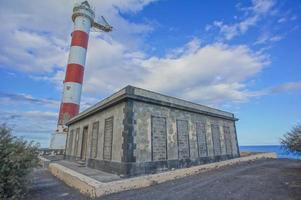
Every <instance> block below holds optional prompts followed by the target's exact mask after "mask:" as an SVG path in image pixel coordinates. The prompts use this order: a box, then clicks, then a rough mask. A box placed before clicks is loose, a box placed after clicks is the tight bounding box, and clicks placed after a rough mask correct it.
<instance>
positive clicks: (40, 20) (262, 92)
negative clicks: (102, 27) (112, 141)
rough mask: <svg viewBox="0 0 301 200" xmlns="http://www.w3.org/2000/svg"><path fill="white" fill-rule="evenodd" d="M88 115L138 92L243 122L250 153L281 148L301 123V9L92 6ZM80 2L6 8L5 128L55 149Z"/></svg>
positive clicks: (193, 3)
mask: <svg viewBox="0 0 301 200" xmlns="http://www.w3.org/2000/svg"><path fill="white" fill-rule="evenodd" d="M90 2H91V4H92V5H93V6H94V7H95V10H96V15H97V16H98V17H100V16H101V15H104V16H105V17H106V18H107V20H108V21H109V22H110V23H111V24H112V25H113V26H114V28H115V29H114V31H113V32H112V33H109V34H107V33H99V32H91V34H90V39H89V46H88V55H87V62H86V70H85V77H84V85H83V93H82V102H81V110H83V109H85V108H87V107H89V106H91V105H93V104H94V103H96V102H97V101H99V100H101V99H102V98H104V97H106V96H108V95H110V94H112V93H113V92H114V91H116V90H119V89H120V88H122V87H124V86H126V85H128V84H131V85H135V86H139V87H143V88H146V89H151V90H154V91H157V92H162V93H165V94H169V95H172V96H176V97H180V98H183V99H187V100H191V101H194V102H197V103H201V104H205V105H208V106H213V107H216V108H220V109H223V110H227V111H230V112H233V113H235V115H236V116H237V117H238V118H239V119H240V120H239V121H238V122H237V132H238V139H239V143H240V145H255V144H278V143H279V138H280V137H281V136H282V135H283V134H284V133H285V132H286V131H288V130H289V129H290V128H291V127H292V126H293V125H295V124H297V123H300V121H301V120H300V119H301V112H300V107H301V94H300V91H301V75H300V74H301V68H300V65H301V58H300V52H301V46H300V42H301V30H300V24H301V23H300V22H301V21H300V17H301V16H300V13H301V2H300V1H298V0H281V1H280V0H278V1H277V0H244V1H231V0H227V1H218V0H210V1H197V0H190V1H180V0H110V1H109V0H107V1H105V0H103V1H96V0H94V1H90ZM73 5H74V1H68V0H52V1H39V0H26V1H25V0H18V1H17V0H10V1H1V3H0V19H1V20H2V22H3V23H2V24H1V27H0V30H1V33H2V37H1V39H0V74H1V79H0V122H1V123H4V122H5V123H7V124H8V125H9V126H11V127H12V128H13V130H14V134H15V135H17V136H24V137H25V138H27V139H32V140H36V141H38V142H40V143H41V144H42V146H48V144H49V137H50V134H51V133H52V132H53V131H54V130H55V129H56V122H57V117H58V110H59V103H60V99H61V94H62V81H63V78H64V71H65V66H66V63H67V57H68V50H69V44H70V33H71V31H72V21H71V13H72V7H73Z"/></svg>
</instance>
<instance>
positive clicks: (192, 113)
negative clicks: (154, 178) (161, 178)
mask: <svg viewBox="0 0 301 200" xmlns="http://www.w3.org/2000/svg"><path fill="white" fill-rule="evenodd" d="M236 120H237V119H236V118H235V117H234V114H232V113H229V112H225V111H221V110H217V109H214V108H210V107H207V106H203V105H199V104H195V103H191V102H188V101H185V100H181V99H177V98H173V97H170V96H166V95H162V94H159V93H155V92H151V91H148V90H144V89H140V88H136V87H133V86H127V87H125V88H123V89H122V90H120V91H118V92H116V93H115V94H113V95H112V96H110V97H108V98H106V99H104V100H102V101H101V102H99V103H97V104H95V105H94V106H92V107H90V108H89V109H87V110H85V111H83V112H81V113H80V114H78V115H77V116H76V117H74V118H72V119H71V120H69V121H68V122H67V126H68V129H69V132H68V136H67V142H66V153H65V158H66V159H68V160H82V161H84V162H85V163H86V165H87V166H88V167H91V168H96V169H100V170H102V171H106V172H110V173H116V174H119V175H124V176H133V175H139V174H148V173H155V172H158V171H163V170H169V169H174V168H182V167H189V166H192V165H200V164H204V163H209V162H215V161H220V160H225V159H230V158H234V157H239V149H238V143H237V135H236V128H235V121H236Z"/></svg>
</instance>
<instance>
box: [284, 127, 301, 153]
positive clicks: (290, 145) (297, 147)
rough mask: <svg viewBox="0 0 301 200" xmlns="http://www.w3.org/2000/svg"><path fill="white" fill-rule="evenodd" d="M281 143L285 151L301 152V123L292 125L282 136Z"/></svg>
mask: <svg viewBox="0 0 301 200" xmlns="http://www.w3.org/2000/svg"><path fill="white" fill-rule="evenodd" d="M281 145H282V147H283V148H284V149H286V150H287V151H290V152H293V153H295V154H301V124H299V125H296V126H294V127H293V128H292V130H291V131H289V132H287V133H286V134H285V135H284V136H283V138H282V139H281Z"/></svg>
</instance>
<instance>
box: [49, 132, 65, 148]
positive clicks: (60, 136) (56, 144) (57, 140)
mask: <svg viewBox="0 0 301 200" xmlns="http://www.w3.org/2000/svg"><path fill="white" fill-rule="evenodd" d="M66 138H67V132H55V133H52V134H51V139H50V145H49V149H65V145H66Z"/></svg>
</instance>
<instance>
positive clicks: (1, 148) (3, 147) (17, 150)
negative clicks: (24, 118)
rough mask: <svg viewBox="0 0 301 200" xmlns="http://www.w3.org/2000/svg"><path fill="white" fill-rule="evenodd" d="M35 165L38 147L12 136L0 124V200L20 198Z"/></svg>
mask: <svg viewBox="0 0 301 200" xmlns="http://www.w3.org/2000/svg"><path fill="white" fill-rule="evenodd" d="M37 164H38V145H37V144H35V143H33V142H27V141H26V140H24V139H23V138H17V137H15V136H13V135H12V130H11V129H10V128H8V127H7V126H6V125H5V124H0V199H20V198H22V196H23V195H24V194H25V192H26V190H27V185H28V182H29V180H30V179H29V178H28V175H29V173H30V172H31V170H32V168H33V167H36V166H37Z"/></svg>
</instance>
